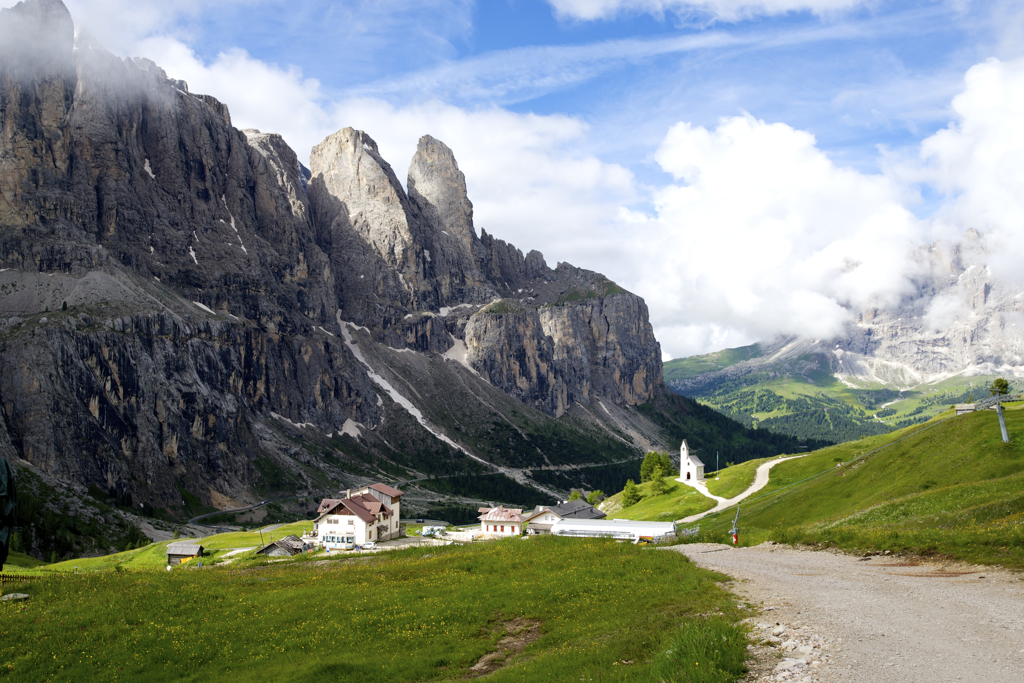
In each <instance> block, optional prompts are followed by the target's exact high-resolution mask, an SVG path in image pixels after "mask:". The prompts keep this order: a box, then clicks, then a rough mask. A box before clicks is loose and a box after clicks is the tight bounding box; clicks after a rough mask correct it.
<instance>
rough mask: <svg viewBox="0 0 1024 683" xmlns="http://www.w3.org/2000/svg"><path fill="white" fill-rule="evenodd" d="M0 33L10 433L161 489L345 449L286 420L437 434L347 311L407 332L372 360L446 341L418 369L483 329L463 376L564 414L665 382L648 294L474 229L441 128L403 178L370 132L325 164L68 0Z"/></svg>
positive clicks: (200, 486)
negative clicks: (127, 51)
mask: <svg viewBox="0 0 1024 683" xmlns="http://www.w3.org/2000/svg"><path fill="white" fill-rule="evenodd" d="M0 38H2V39H0V57H2V58H0V269H3V271H2V272H0V453H3V454H8V453H9V454H11V455H12V456H13V457H16V458H20V459H22V460H26V461H28V462H30V463H31V464H32V465H34V466H36V467H37V468H39V469H41V470H45V471H46V472H49V473H50V474H53V475H55V476H59V477H61V478H64V479H67V480H69V481H74V482H78V483H82V484H97V485H100V486H102V487H103V488H104V490H107V489H110V488H113V489H117V490H118V491H122V490H124V491H130V492H131V493H132V495H133V496H134V498H135V499H136V500H140V501H148V502H150V503H152V504H153V505H156V506H158V507H159V506H173V505H175V504H180V500H179V498H180V496H181V491H182V490H183V489H184V490H188V491H192V492H193V493H194V494H195V495H196V496H198V497H199V499H200V501H201V502H202V503H203V504H209V503H210V502H211V501H214V500H221V499H223V498H224V496H225V495H230V496H234V497H236V498H237V497H239V496H241V497H242V498H244V496H245V495H246V492H247V491H251V490H252V488H253V486H255V485H256V484H257V483H259V485H261V486H264V487H266V486H269V485H270V484H268V483H267V482H268V480H272V479H273V477H272V476H271V474H272V473H273V472H278V471H281V470H288V472H290V473H291V474H290V475H289V476H292V479H291V480H289V481H292V482H293V484H292V485H294V481H297V480H301V481H305V482H307V484H308V485H309V486H312V485H313V484H312V482H313V481H314V480H316V477H315V476H314V475H313V474H311V473H310V472H311V470H310V469H309V468H312V469H313V470H317V468H320V469H319V470H317V471H321V472H325V471H329V470H330V471H332V472H337V470H331V468H332V467H335V465H332V464H330V463H329V462H328V460H327V459H322V458H321V459H318V458H320V456H315V457H314V456H311V455H310V451H308V450H304V449H303V448H299V447H297V446H295V445H294V444H293V443H292V442H289V441H288V440H287V439H283V438H281V437H280V436H279V435H278V433H277V432H276V431H275V429H276V427H277V426H280V425H281V424H285V425H287V424H288V423H291V426H289V427H288V428H289V429H292V428H294V429H302V430H308V434H309V436H308V437H306V441H310V442H311V441H315V440H316V439H320V440H321V441H322V440H324V439H327V438H335V437H334V436H333V435H336V434H338V433H340V432H342V431H345V432H346V433H347V434H349V436H346V437H345V438H347V439H348V438H352V439H354V438H355V437H352V436H351V434H353V433H359V432H360V430H362V436H361V437H359V438H360V439H362V441H360V442H359V443H360V444H361V445H360V446H359V448H361V449H363V451H365V452H364V457H368V458H376V457H381V455H382V454H384V453H389V452H392V451H394V449H393V447H392V446H391V445H390V444H388V442H387V440H386V439H385V438H384V437H379V438H378V437H377V436H376V435H375V434H374V433H373V432H374V430H375V429H376V428H378V427H380V428H381V430H382V431H384V430H386V429H397V427H394V426H382V425H385V422H386V419H385V418H386V416H388V415H390V416H391V417H390V418H388V424H389V425H395V424H397V423H399V422H401V423H402V424H404V425H405V427H402V429H404V430H405V431H404V432H403V434H404V436H403V438H405V437H408V439H409V441H408V443H410V444H416V445H415V449H417V450H416V452H422V453H427V452H434V450H436V449H432V448H425V447H422V445H421V444H420V443H419V442H418V441H417V440H416V439H418V438H419V437H413V436H411V435H412V434H413V433H414V432H415V433H419V432H418V431H417V430H419V431H422V433H423V434H427V435H428V438H431V439H433V438H435V437H433V436H430V434H429V433H428V432H426V431H423V430H421V429H420V426H419V423H418V422H417V421H416V420H412V418H409V417H408V415H406V416H405V417H402V418H401V420H399V419H397V418H395V417H394V416H395V415H396V414H397V415H398V416H400V417H401V416H402V415H403V410H404V408H403V407H402V404H401V402H400V401H397V399H396V400H395V401H393V402H391V403H386V402H385V401H384V399H382V398H381V396H380V393H381V391H382V389H381V387H380V386H379V385H375V384H374V382H373V381H371V373H372V372H374V371H373V370H372V368H368V367H367V366H366V365H365V364H364V363H363V362H362V361H359V360H358V359H357V355H358V354H355V353H354V351H353V349H358V348H359V347H358V346H357V345H352V346H350V345H348V344H346V343H345V342H344V341H342V339H341V336H340V332H341V330H340V328H339V325H338V323H339V321H349V322H352V323H355V324H357V325H360V326H362V327H365V328H367V330H368V332H367V333H366V337H365V339H364V340H363V341H361V342H360V344H362V345H378V346H380V347H381V349H385V350H386V351H382V352H381V353H380V354H377V355H376V356H375V355H374V354H373V353H369V349H367V353H366V354H365V355H366V357H377V358H389V357H391V356H392V355H394V352H393V351H392V350H390V349H387V348H386V347H391V349H395V350H400V351H403V352H407V351H416V352H420V353H421V354H424V357H428V358H431V359H433V361H432V362H433V365H431V363H426V362H424V363H419V364H416V363H413V364H410V366H409V367H410V368H417V367H423V368H427V367H434V368H435V369H434V370H431V372H436V366H437V364H438V363H440V364H441V365H445V363H446V361H444V360H443V359H442V358H441V357H440V356H441V354H447V353H448V352H450V351H451V350H452V349H453V348H455V347H458V348H459V349H462V348H463V346H462V345H464V348H465V353H464V361H465V364H468V365H469V366H470V368H471V369H472V370H473V372H471V371H470V370H468V369H464V368H460V372H464V373H465V375H466V377H465V378H461V379H460V380H459V381H466V382H476V383H478V384H480V385H481V386H482V387H486V391H481V392H479V393H486V392H487V391H489V392H492V393H493V392H494V387H497V388H500V389H501V390H502V391H504V392H506V393H507V394H508V395H510V396H513V397H515V398H516V399H518V400H520V401H522V402H524V403H526V404H528V405H530V406H535V407H537V408H538V409H540V410H541V411H543V412H544V413H546V414H547V415H550V416H559V415H562V414H563V413H564V412H566V411H567V410H569V409H570V408H571V406H572V404H573V403H581V404H583V405H588V404H589V403H590V402H591V400H592V399H594V398H598V399H601V400H604V399H607V401H608V402H610V403H613V404H617V405H619V406H632V405H636V404H637V403H640V402H643V401H645V400H646V399H647V398H648V397H650V396H651V394H652V392H653V390H654V388H655V387H656V386H657V385H658V384H659V383H660V349H659V347H658V344H657V341H656V340H655V339H654V336H653V333H652V331H651V327H650V324H649V322H648V320H647V309H646V307H645V306H644V304H643V301H642V300H641V299H639V298H638V297H636V296H634V295H632V294H629V293H627V292H624V291H622V290H620V289H618V288H617V287H615V286H614V284H613V283H610V282H608V281H607V280H606V279H605V278H603V277H601V276H599V275H597V274H596V273H591V272H589V271H584V270H580V269H576V268H573V267H572V266H568V265H567V264H559V266H558V267H557V268H555V269H551V268H549V267H548V266H547V264H546V263H545V262H544V259H543V256H542V255H541V254H540V253H539V252H536V251H533V252H529V253H528V254H526V255H525V256H524V254H523V253H522V252H521V251H520V250H518V249H516V248H515V247H514V246H512V245H510V244H507V243H506V242H504V241H502V240H499V239H496V238H494V237H492V236H490V235H487V234H486V233H482V234H481V236H480V237H477V235H476V231H475V228H474V226H473V206H472V204H471V202H470V200H469V198H468V196H467V193H466V182H465V177H464V175H463V174H462V172H461V171H460V170H459V168H458V164H457V162H456V160H455V157H454V154H453V153H452V151H451V150H450V149H448V147H446V146H445V145H444V144H443V143H441V142H439V141H437V140H435V139H433V138H431V137H429V136H424V137H423V138H422V139H421V140H420V144H419V148H418V149H417V152H416V155H415V157H414V158H413V161H412V164H411V166H410V170H409V181H408V186H409V193H408V195H407V194H406V192H405V190H404V189H403V188H402V186H401V184H400V183H399V182H398V180H397V178H396V177H395V174H394V172H393V171H392V169H391V167H390V166H389V165H388V163H387V162H386V161H385V160H384V159H382V158H381V156H380V154H379V151H378V149H377V145H376V143H375V142H374V141H373V140H372V139H371V138H370V137H369V136H368V135H366V134H365V133H363V132H361V131H356V130H352V129H350V128H347V129H344V130H341V131H339V132H338V133H335V134H334V135H332V136H329V137H328V138H327V139H326V140H324V142H322V143H321V144H320V145H318V146H317V147H316V148H314V150H313V153H312V157H311V169H310V170H308V171H307V170H306V169H305V168H304V167H303V166H302V165H301V164H300V163H299V161H298V159H297V156H296V154H295V153H294V152H293V151H292V150H291V149H290V148H289V147H288V145H287V144H286V143H285V141H284V140H283V139H282V138H281V137H280V136H279V135H275V134H264V133H260V132H259V131H256V130H248V131H239V130H237V129H235V128H233V127H232V126H231V117H230V112H229V111H228V107H227V106H226V105H225V104H223V103H221V102H219V101H218V100H216V99H215V98H214V97H211V96H208V95H196V94H193V93H191V92H189V89H188V86H187V84H185V83H184V82H182V81H179V80H175V79H172V78H168V76H167V74H166V73H164V71H163V70H162V69H160V68H159V67H158V66H157V65H156V64H154V63H153V62H151V61H149V60H146V59H127V60H121V59H119V58H117V57H115V56H113V55H111V54H110V53H108V52H106V51H105V50H103V48H102V47H101V46H99V45H98V44H96V42H95V40H93V39H92V38H91V37H90V36H89V35H88V34H87V33H85V32H81V33H79V35H78V37H77V43H76V42H74V41H75V40H76V39H75V37H74V27H73V25H72V23H71V18H70V16H69V15H68V13H67V10H66V9H65V8H64V6H63V4H61V3H60V2H59V1H58V0H27V1H26V2H24V3H21V4H19V5H18V6H16V7H15V8H13V9H10V10H3V11H2V12H0ZM494 301H498V303H496V304H491V302H494ZM503 307H504V308H503ZM361 339H363V338H362V337H361ZM389 354H391V355H389ZM445 357H446V358H447V357H449V356H445ZM460 358H461V356H460ZM460 362H463V361H462V360H460ZM456 367H458V366H456ZM409 372H410V373H413V374H414V373H415V370H409ZM474 372H475V373H478V374H474ZM481 378H482V379H483V380H486V382H490V383H491V384H492V385H493V387H487V385H486V384H485V383H484V382H483V381H481ZM403 381H405V382H407V385H408V386H409V387H415V386H417V383H418V382H419V383H420V385H422V383H424V382H429V381H430V378H429V377H411V376H410V377H403ZM385 393H386V392H385ZM403 400H404V399H403ZM408 400H409V401H410V402H411V403H413V402H415V401H416V400H419V399H417V393H416V392H415V391H412V392H411V394H410V396H409V397H408ZM396 406H397V407H396ZM388 411H391V412H388ZM422 412H423V413H424V414H426V413H429V411H428V410H426V409H424V410H423V411H422ZM409 415H411V413H409ZM499 421H500V420H499ZM353 424H355V425H361V426H359V427H353V426H352V425H353ZM268 425H275V428H273V429H272V428H271V427H268ZM346 425H347V426H346ZM325 435H331V436H325ZM393 435H394V434H392V436H393ZM314 437H315V438H314ZM448 437H450V438H452V439H458V434H449V435H448ZM446 438H447V437H446ZM435 440H436V439H435ZM304 443H305V442H304ZM353 443H355V442H353ZM438 443H441V442H440V441H439V442H438ZM448 449H449V444H448V443H447V442H444V443H442V449H441V451H442V452H448ZM327 450H328V449H326V448H325V452H326V451H327ZM452 452H454V451H452ZM487 455H488V454H486V453H481V454H478V457H484V458H486V457H487ZM311 457H312V458H313V459H310V458H311ZM391 457H395V458H398V457H399V456H397V455H394V454H392V456H391ZM403 457H404V456H403ZM508 457H512V456H511V455H509V456H508ZM270 461H273V462H275V463H277V464H275V465H274V466H273V467H271V466H270V465H267V464H266V463H267V462H270ZM297 463H302V464H303V465H308V467H306V468H304V467H302V466H300V465H299V464H297ZM310 463H312V464H310ZM403 466H405V467H410V466H412V465H410V464H409V463H405V464H404V465H403ZM275 476H276V475H275ZM332 476H334V475H332ZM176 501H178V502H177V503H176Z"/></svg>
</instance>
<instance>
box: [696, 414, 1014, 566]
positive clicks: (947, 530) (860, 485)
mask: <svg viewBox="0 0 1024 683" xmlns="http://www.w3.org/2000/svg"><path fill="white" fill-rule="evenodd" d="M1005 413H1006V421H1007V426H1008V428H1009V431H1010V435H1011V442H1010V443H1008V444H1004V443H1002V439H1001V437H1000V433H999V427H998V423H997V419H996V415H995V413H994V412H993V411H983V412H978V413H972V414H968V415H963V416H959V417H953V416H952V415H953V413H952V411H947V412H946V413H944V414H943V415H941V416H939V417H937V418H935V419H933V420H931V421H930V422H928V423H927V424H924V425H919V426H915V427H909V428H905V429H903V430H901V431H898V432H894V433H893V434H889V435H884V436H874V437H869V438H865V439H861V440H858V441H853V442H849V443H844V444H841V445H838V446H833V447H829V448H825V449H822V450H819V451H816V452H814V453H812V454H810V455H808V456H807V457H805V458H801V459H799V460H793V461H789V462H786V463H783V464H781V465H779V466H777V467H776V468H775V469H773V470H772V475H771V481H770V483H769V485H768V486H767V487H766V488H765V489H764V490H762V491H760V492H758V493H757V494H755V495H754V496H753V497H751V498H750V499H748V500H746V501H744V502H743V503H742V504H741V511H740V539H741V542H742V544H744V545H754V544H757V543H760V542H762V541H765V540H769V539H771V540H775V541H779V542H801V543H823V544H829V545H836V546H839V547H842V548H847V549H863V550H882V549H888V550H894V551H900V550H906V551H911V552H914V553H919V554H925V555H928V554H940V555H946V556H950V557H955V558H961V559H965V560H970V561H976V562H983V563H997V564H1002V565H1006V566H1012V567H1024V405H1021V404H1014V405H1013V406H1008V407H1007V408H1006V410H1005ZM733 514H734V511H732V510H730V511H726V512H723V513H719V514H718V515H715V516H713V517H709V518H707V519H705V520H703V521H702V522H701V523H700V525H701V536H700V537H701V538H702V539H703V540H715V541H724V540H726V538H727V536H726V534H727V531H728V529H729V528H730V526H731V524H732V518H733Z"/></svg>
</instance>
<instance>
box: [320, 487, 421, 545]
mask: <svg viewBox="0 0 1024 683" xmlns="http://www.w3.org/2000/svg"><path fill="white" fill-rule="evenodd" d="M402 495H403V493H402V492H401V491H399V490H398V489H396V488H393V487H391V486H388V485H387V484H371V485H370V486H365V487H363V488H361V489H358V490H356V491H355V492H352V491H347V492H346V496H345V497H344V498H325V499H324V500H323V501H322V502H321V503H320V507H319V508H318V511H319V512H320V516H319V517H317V519H316V521H315V522H314V523H313V534H312V538H313V539H315V542H316V544H317V545H320V546H323V547H325V548H328V549H337V550H346V549H349V548H352V547H354V546H357V545H363V544H364V543H368V542H370V541H373V542H375V543H376V542H379V541H389V540H391V539H393V538H398V537H399V536H400V535H401V532H402V527H401V522H400V514H401V512H400V511H401V497H402Z"/></svg>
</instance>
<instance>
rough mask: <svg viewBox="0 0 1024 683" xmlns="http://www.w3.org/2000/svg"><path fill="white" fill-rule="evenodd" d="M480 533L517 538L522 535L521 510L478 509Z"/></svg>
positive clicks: (504, 508)
mask: <svg viewBox="0 0 1024 683" xmlns="http://www.w3.org/2000/svg"><path fill="white" fill-rule="evenodd" d="M480 513H481V514H480V531H481V533H485V534H489V535H492V536H493V535H497V536H519V535H520V534H522V533H523V511H522V509H521V508H507V507H504V506H501V505H499V506H498V507H496V508H480Z"/></svg>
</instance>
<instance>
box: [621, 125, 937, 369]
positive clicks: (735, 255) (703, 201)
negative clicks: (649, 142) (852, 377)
mask: <svg viewBox="0 0 1024 683" xmlns="http://www.w3.org/2000/svg"><path fill="white" fill-rule="evenodd" d="M656 159H657V161H658V163H659V164H660V165H661V167H662V168H663V169H664V170H665V171H667V172H669V173H671V174H672V175H673V176H674V178H675V179H676V181H677V182H676V183H674V184H672V185H671V186H669V187H666V188H664V189H661V190H659V191H658V192H657V193H656V195H655V208H656V218H655V219H654V220H653V221H652V226H649V229H650V227H653V228H654V229H653V230H650V232H651V233H652V235H651V237H653V238H654V239H655V240H656V243H657V246H656V247H655V248H654V249H652V250H651V251H652V252H653V253H655V254H657V255H658V257H657V258H658V262H657V266H656V267H655V268H651V269H649V270H648V271H647V277H646V279H645V280H644V282H643V285H642V286H641V287H640V289H642V290H643V291H644V292H645V293H646V294H647V297H648V300H649V301H650V303H651V305H652V309H653V310H654V311H655V315H654V317H655V321H656V322H657V323H658V324H660V325H666V326H669V327H673V326H674V327H678V328H679V331H680V332H681V333H682V334H683V335H684V338H683V339H681V340H678V341H677V340H674V339H663V342H662V343H663V345H665V346H666V347H667V348H668V351H669V352H670V353H672V354H673V355H682V354H685V353H687V352H690V351H692V350H693V349H692V348H687V346H689V344H691V343H693V342H694V341H696V340H703V341H704V343H707V342H708V341H710V340H712V339H715V338H718V339H732V340H743V341H753V340H755V339H758V338H765V337H770V336H772V335H774V334H776V333H800V334H804V335H808V336H813V337H828V336H832V335H835V334H837V333H839V332H841V330H842V325H843V324H844V323H845V322H846V321H848V320H849V319H850V318H851V312H850V311H851V310H858V309H863V308H867V307H872V306H885V305H890V304H893V303H896V302H897V301H898V300H899V298H900V297H901V296H902V295H904V294H906V293H909V292H910V291H912V289H913V283H912V278H913V277H914V276H915V274H916V272H917V265H916V262H915V260H914V258H913V252H914V248H915V246H916V244H917V240H918V238H919V235H920V232H921V229H920V225H919V222H918V221H917V219H916V218H914V216H913V215H912V214H911V213H910V212H909V211H908V210H907V209H906V208H905V207H904V204H903V199H904V197H903V192H902V191H901V189H900V188H899V187H898V185H897V184H895V183H894V182H893V181H891V180H890V179H888V178H886V177H884V176H881V175H867V174H863V173H860V172H858V171H855V170H852V169H848V168H842V167H839V166H837V165H836V164H834V163H833V162H832V161H831V160H829V158H828V157H827V156H826V155H825V154H824V153H823V152H822V151H821V150H820V149H818V147H817V145H816V143H815V139H814V137H813V136H812V135H811V134H809V133H807V132H805V131H799V130H794V129H793V128H791V127H789V126H787V125H785V124H782V123H766V122H764V121H761V120H758V119H755V118H754V117H752V116H750V115H744V116H737V117H731V118H726V119H722V120H721V121H720V123H719V125H718V126H717V128H715V129H714V130H708V129H705V128H703V127H699V126H692V125H690V124H687V123H680V124H677V125H676V126H674V127H673V128H672V129H671V130H670V131H669V133H668V135H667V136H666V137H665V140H664V142H663V143H662V145H661V147H660V149H659V150H658V152H657V154H656ZM700 328H704V329H703V331H701V329H700Z"/></svg>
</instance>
